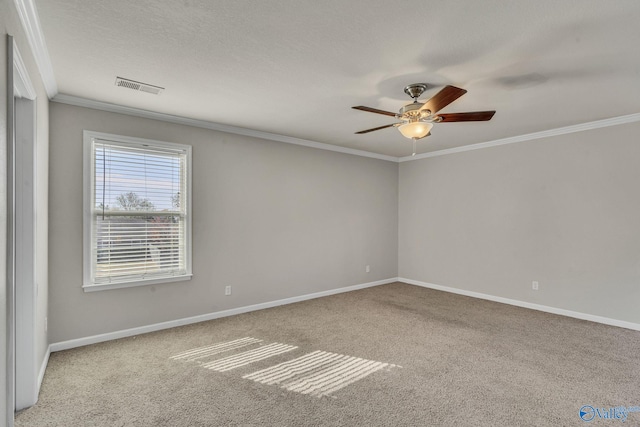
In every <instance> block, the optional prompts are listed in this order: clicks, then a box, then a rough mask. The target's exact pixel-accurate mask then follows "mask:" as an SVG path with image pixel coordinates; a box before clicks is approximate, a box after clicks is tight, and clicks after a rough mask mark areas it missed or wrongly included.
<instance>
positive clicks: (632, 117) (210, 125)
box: [51, 94, 640, 163]
mask: <svg viewBox="0 0 640 427" xmlns="http://www.w3.org/2000/svg"><path fill="white" fill-rule="evenodd" d="M51 100H52V101H54V102H58V103H61V104H68V105H73V106H77V107H85V108H92V109H95V110H102V111H108V112H111V113H119V114H126V115H130V116H136V117H142V118H146V119H152V120H160V121H163V122H169V123H176V124H181V125H186V126H193V127H199V128H204V129H210V130H215V131H220V132H226V133H231V134H236V135H244V136H250V137H254V138H261V139H267V140H270V141H278V142H284V143H287V144H294V145H302V146H304V147H311V148H317V149H320V150H327V151H335V152H338V153H345V154H352V155H355V156H361V157H369V158H373V159H379V160H385V161H388V162H395V163H403V162H410V161H413V160H420V159H426V158H429V157H438V156H445V155H447V154H455V153H463V152H465V151H472V150H479V149H481V148H489V147H497V146H499V145H506V144H514V143H517V142H526V141H532V140H535V139H541V138H549V137H552V136H557V135H565V134H568V133H575V132H582V131H586V130H593V129H598V128H604V127H609V126H617V125H622V124H626V123H634V122H639V121H640V113H634V114H629V115H626V116H619V117H613V118H609V119H603V120H596V121H593V122H587V123H581V124H577V125H571V126H565V127H561V128H556V129H550V130H545V131H541V132H534V133H528V134H525V135H518V136H512V137H509V138H503V139H496V140H494V141H487V142H481V143H478V144H471V145H465V146H462V147H455V148H448V149H445V150H438V151H431V152H429V153H423V154H418V155H415V156H407V157H393V156H387V155H384V154H378V153H371V152H369V151H362V150H356V149H353V148H347V147H342V146H339V145H332V144H325V143H322V142H316V141H310V140H307V139H301V138H294V137H292V136H286V135H279V134H275V133H269V132H262V131H259V130H253V129H247V128H241V127H237V126H230V125H225V124H222V123H215V122H210V121H206V120H197V119H190V118H187V117H181V116H174V115H171V114H164V113H157V112H155V111H149V110H143V109H140V108H133V107H125V106H122V105H117V104H110V103H108V102H102V101H95V100H92V99H87V98H80V97H77V96H72V95H64V94H57V95H56V96H54V97H53V98H52V99H51Z"/></svg>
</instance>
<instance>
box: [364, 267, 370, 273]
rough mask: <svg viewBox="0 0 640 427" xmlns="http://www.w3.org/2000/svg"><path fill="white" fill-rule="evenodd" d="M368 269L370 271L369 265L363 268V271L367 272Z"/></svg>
mask: <svg viewBox="0 0 640 427" xmlns="http://www.w3.org/2000/svg"><path fill="white" fill-rule="evenodd" d="M370 271H371V267H370V266H368V265H367V266H366V267H365V268H364V272H365V273H369V272H370Z"/></svg>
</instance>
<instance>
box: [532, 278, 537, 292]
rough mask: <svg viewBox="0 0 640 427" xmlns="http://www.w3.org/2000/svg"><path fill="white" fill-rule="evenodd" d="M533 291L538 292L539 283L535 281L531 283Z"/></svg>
mask: <svg viewBox="0 0 640 427" xmlns="http://www.w3.org/2000/svg"><path fill="white" fill-rule="evenodd" d="M531 289H533V290H534V291H537V290H538V282H536V281H535V280H534V281H533V282H531Z"/></svg>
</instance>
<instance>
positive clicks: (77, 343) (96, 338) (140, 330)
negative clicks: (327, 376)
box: [42, 277, 398, 374]
mask: <svg viewBox="0 0 640 427" xmlns="http://www.w3.org/2000/svg"><path fill="white" fill-rule="evenodd" d="M397 281H398V278H397V277H393V278H390V279H384V280H378V281H376V282H369V283H362V284H359V285H353V286H347V287H344V288H338V289H331V290H328V291H322V292H315V293H312V294H307V295H300V296H297V297H291V298H285V299H280V300H276V301H270V302H263V303H260V304H254V305H248V306H245V307H238V308H232V309H230V310H223V311H217V312H215V313H208V314H201V315H199V316H193V317H187V318H183V319H176V320H170V321H168V322H162V323H155V324H153V325H147V326H140V327H137V328H131V329H125V330H121V331H115V332H108V333H106V334H100V335H93V336H90V337H84V338H77V339H73V340H68V341H62V342H57V343H53V344H51V345H50V346H49V350H50V351H51V352H55V351H62V350H68V349H70V348H75V347H82V346H85V345H90V344H96V343H99V342H104V341H111V340H115V339H119V338H126V337H131V336H134V335H140V334H146V333H148V332H155V331H160V330H162V329H169V328H175V327H177V326H184V325H190V324H192V323H198V322H205V321H207V320H214V319H219V318H221V317H227V316H234V315H236V314H242V313H248V312H250V311H257V310H263V309H265V308H272V307H277V306H280V305H286V304H292V303H295V302H300V301H306V300H310V299H315V298H321V297H326V296H329V295H335V294H341V293H344V292H351V291H355V290H358V289H364V288H370V287H373V286H379V285H386V284H388V283H393V282H397ZM47 358H48V353H47ZM42 374H44V371H42Z"/></svg>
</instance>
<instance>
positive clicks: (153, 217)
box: [91, 138, 189, 285]
mask: <svg viewBox="0 0 640 427" xmlns="http://www.w3.org/2000/svg"><path fill="white" fill-rule="evenodd" d="M91 158H92V160H93V165H92V166H93V167H92V171H93V173H92V186H91V199H92V208H91V221H92V224H91V278H92V284H94V285H100V284H113V283H123V282H133V281H141V280H150V279H160V278H168V277H174V276H182V275H186V274H188V273H189V271H188V261H187V245H188V241H187V214H188V213H187V206H188V200H186V197H187V194H188V191H187V188H186V186H187V153H186V151H185V150H182V149H173V148H168V147H165V146H153V145H151V144H131V143H121V142H118V141H109V140H101V139H96V138H94V139H92V155H91Z"/></svg>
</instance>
